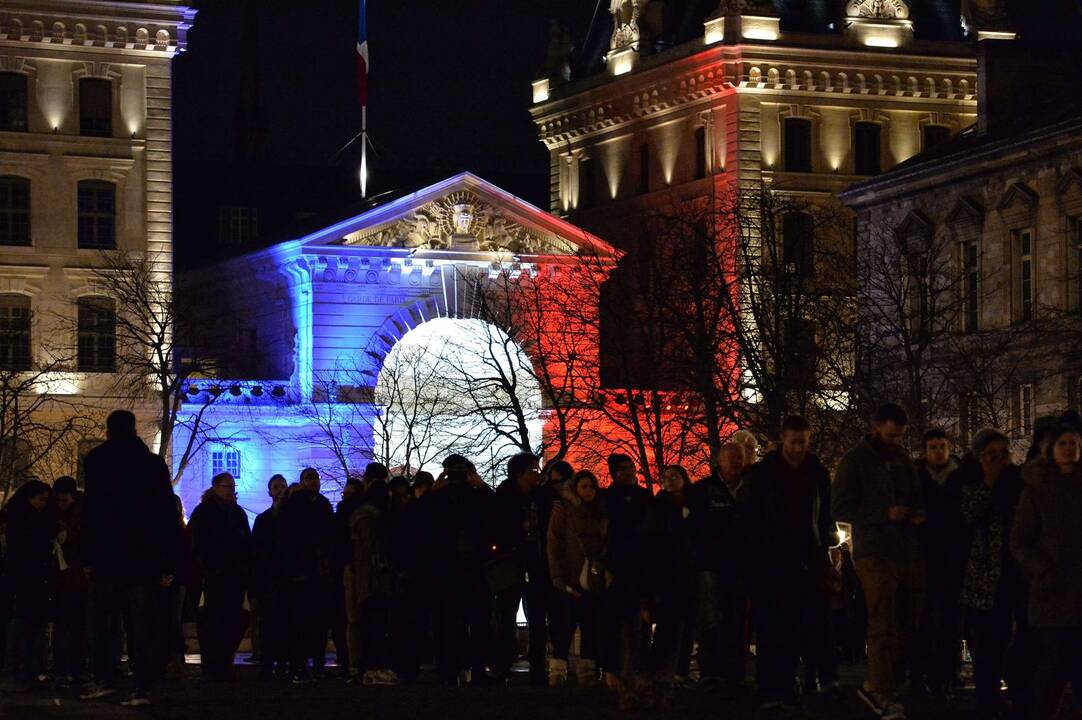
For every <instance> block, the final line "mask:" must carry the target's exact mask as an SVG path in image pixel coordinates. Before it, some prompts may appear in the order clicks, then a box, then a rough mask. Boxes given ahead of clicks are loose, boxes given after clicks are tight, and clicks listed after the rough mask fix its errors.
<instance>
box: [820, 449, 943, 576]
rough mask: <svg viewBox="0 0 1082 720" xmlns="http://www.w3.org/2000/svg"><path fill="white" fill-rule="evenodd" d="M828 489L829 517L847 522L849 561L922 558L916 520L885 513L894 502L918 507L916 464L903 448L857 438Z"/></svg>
mask: <svg viewBox="0 0 1082 720" xmlns="http://www.w3.org/2000/svg"><path fill="white" fill-rule="evenodd" d="M831 492H832V494H833V498H832V505H831V510H832V512H833V514H834V519H835V520H837V521H838V522H847V523H849V524H850V526H852V529H853V560H854V561H857V562H859V561H860V560H862V559H864V558H880V559H884V560H895V561H899V562H912V561H919V560H920V559H921V558H922V554H921V546H920V537H919V531H918V529H917V526H915V525H913V523H911V522H909V521H908V520H906V521H901V522H894V521H892V520H890V518H888V517H887V511H888V510H889V509H890V508H891V507H892V506H895V505H904V506H906V507H909V508H910V509H911V510H912V511H913V512H918V511H920V510H923V508H924V501H923V499H922V497H921V495H922V493H921V487H920V482H919V480H918V477H917V469H916V467H915V466H914V465H913V461H912V460H910V459H909V457H908V456H907V455H906V453H905V451H903V450H901V449H892V448H885V447H882V445H881V444H880V443H879V442H877V441H876V440H875V439H874V438H871V437H868V438H865V439H864V440H861V441H860V442H859V443H857V444H856V445H855V446H853V448H852V449H851V450H850V451H849V452H847V453H846V454H845V457H843V458H842V461H841V464H840V465H839V466H838V471H837V473H836V474H835V476H834V485H833V487H832V489H831Z"/></svg>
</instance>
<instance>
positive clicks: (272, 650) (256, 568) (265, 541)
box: [248, 475, 290, 675]
mask: <svg viewBox="0 0 1082 720" xmlns="http://www.w3.org/2000/svg"><path fill="white" fill-rule="evenodd" d="M288 487H289V483H287V482H286V479H285V478H284V477H282V476H281V475H274V476H272V477H271V479H270V480H269V481H268V482H267V494H268V495H269V496H270V498H271V503H272V504H271V506H270V507H269V508H267V509H266V510H264V511H263V512H261V513H259V515H258V516H257V517H256V519H255V523H253V524H252V581H251V585H250V587H251V590H250V591H249V593H248V598H249V601H250V604H251V606H252V626H253V633H254V628H255V626H256V622H257V613H258V624H259V629H260V633H259V634H260V637H261V647H260V649H259V654H260V660H261V662H262V665H263V674H264V675H270V674H271V673H272V672H274V671H278V672H283V671H284V670H285V669H286V665H287V663H288V660H289V641H288V632H289V622H290V619H289V616H288V614H287V613H286V602H285V594H286V588H287V583H286V578H285V576H284V575H283V574H282V561H281V558H282V554H283V552H284V540H283V537H282V503H283V502H285V497H286V491H287V489H288Z"/></svg>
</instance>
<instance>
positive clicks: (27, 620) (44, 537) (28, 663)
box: [4, 480, 57, 689]
mask: <svg viewBox="0 0 1082 720" xmlns="http://www.w3.org/2000/svg"><path fill="white" fill-rule="evenodd" d="M48 507H49V486H48V485H46V484H45V483H43V482H40V481H38V480H29V481H27V482H25V483H23V485H21V486H20V487H19V489H18V490H16V491H15V494H14V495H12V496H11V499H10V500H8V502H7V504H6V505H5V506H4V509H5V511H6V512H7V518H8V522H7V531H6V533H7V537H6V540H7V557H6V558H5V560H6V562H5V566H4V573H5V581H6V583H7V586H8V588H9V591H10V592H11V625H10V631H9V633H10V637H9V643H10V651H11V652H10V653H9V660H10V662H11V665H10V667H8V668H7V671H8V673H9V674H10V675H11V676H12V677H13V678H14V679H15V681H16V683H17V684H18V686H19V687H20V688H22V689H30V688H31V687H32V686H33V685H34V684H37V683H44V682H45V681H46V680H47V678H46V677H45V669H46V657H45V649H46V644H45V630H46V627H47V626H48V623H49V617H50V614H51V610H52V599H53V592H54V588H53V586H52V582H51V581H52V550H53V539H54V538H55V537H56V531H57V525H56V520H55V519H54V517H53V513H51V512H50V511H49V509H48Z"/></svg>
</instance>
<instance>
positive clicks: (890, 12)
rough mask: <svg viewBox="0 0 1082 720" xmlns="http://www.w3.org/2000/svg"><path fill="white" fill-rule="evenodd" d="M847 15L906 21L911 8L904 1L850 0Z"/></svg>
mask: <svg viewBox="0 0 1082 720" xmlns="http://www.w3.org/2000/svg"><path fill="white" fill-rule="evenodd" d="M845 15H846V17H851V18H870V19H871V18H874V19H876V20H906V19H908V18H909V6H908V5H906V4H905V2H904V0H849V2H848V3H847V4H846V6H845Z"/></svg>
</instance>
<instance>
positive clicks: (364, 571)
mask: <svg viewBox="0 0 1082 720" xmlns="http://www.w3.org/2000/svg"><path fill="white" fill-rule="evenodd" d="M388 515H389V511H388V510H386V509H384V508H383V507H378V506H377V505H375V504H371V503H365V504H363V505H361V506H360V507H359V508H357V509H356V510H354V511H353V515H352V516H350V521H349V528H350V539H351V541H352V546H353V551H352V552H351V553H350V556H351V557H350V567H351V568H352V573H351V575H352V577H351V580H352V582H353V595H352V597H353V598H354V599H355V601H356V602H358V603H363V602H364V601H365V600H367V599H368V598H370V597H388V596H390V595H392V594H393V593H394V591H395V569H394V568H393V567H392V565H391V546H390V538H389V535H390V530H389V527H388V523H387V516H388Z"/></svg>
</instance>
